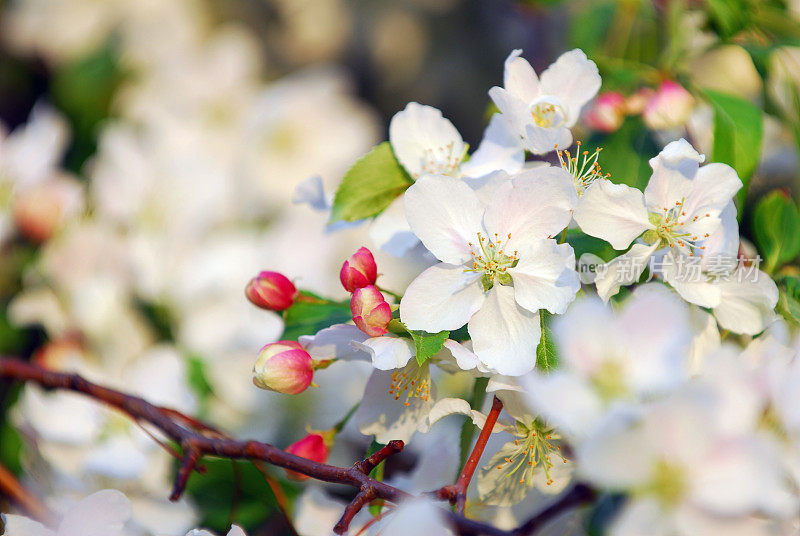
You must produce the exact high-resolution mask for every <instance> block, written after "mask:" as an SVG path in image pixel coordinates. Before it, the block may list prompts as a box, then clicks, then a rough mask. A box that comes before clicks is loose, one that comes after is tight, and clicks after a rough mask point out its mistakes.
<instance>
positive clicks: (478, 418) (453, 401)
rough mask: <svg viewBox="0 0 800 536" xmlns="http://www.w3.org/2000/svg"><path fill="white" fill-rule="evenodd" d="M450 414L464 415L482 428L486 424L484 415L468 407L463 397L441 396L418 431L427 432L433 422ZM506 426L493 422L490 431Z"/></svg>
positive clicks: (503, 428)
mask: <svg viewBox="0 0 800 536" xmlns="http://www.w3.org/2000/svg"><path fill="white" fill-rule="evenodd" d="M450 415H464V416H466V417H469V418H470V419H471V420H472V423H473V424H474V425H475V426H477V427H478V428H480V429H481V430H483V426H484V425H485V424H486V415H484V414H483V413H481V412H480V411H477V410H474V409H472V408H471V407H470V405H469V402H467V401H466V400H464V399H463V398H443V399H441V400H439V401H438V402H436V404H434V406H433V408H432V409H431V412H430V414H429V415H428V416H427V417H426V418H425V420H424V421H422V422H421V423H420V425H419V431H420V432H422V433H428V432H429V431H430V429H431V428H432V427H433V425H434V424H436V423H437V422H439V421H440V420H442V419H444V418H445V417H449V416H450ZM506 429H507V427H506V426H505V425H503V424H500V423H498V424H495V425H494V428H493V429H492V433H493V434H494V433H497V432H502V431H504V430H506Z"/></svg>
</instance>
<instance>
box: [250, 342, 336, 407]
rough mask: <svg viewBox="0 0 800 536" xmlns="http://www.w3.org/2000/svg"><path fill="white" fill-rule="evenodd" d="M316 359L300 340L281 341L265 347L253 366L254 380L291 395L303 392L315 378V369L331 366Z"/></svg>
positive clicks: (272, 389)
mask: <svg viewBox="0 0 800 536" xmlns="http://www.w3.org/2000/svg"><path fill="white" fill-rule="evenodd" d="M328 364H329V361H316V360H314V359H312V357H311V355H310V354H309V353H308V352H307V351H306V350H305V348H303V347H302V346H301V345H300V343H299V342H296V341H278V342H273V343H271V344H268V345H266V346H264V347H263V348H262V349H261V353H260V354H258V359H256V363H255V365H253V383H254V384H255V385H256V386H257V387H260V388H262V389H267V390H268V391H275V392H278V393H284V394H287V395H296V394H299V393H302V392H303V391H305V390H306V389H308V387H309V386H310V385H312V382H313V380H314V370H316V369H318V368H324V367H326V366H328Z"/></svg>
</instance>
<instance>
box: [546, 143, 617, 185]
mask: <svg viewBox="0 0 800 536" xmlns="http://www.w3.org/2000/svg"><path fill="white" fill-rule="evenodd" d="M576 143H577V144H578V148H577V149H576V151H575V156H574V157H573V156H572V154H570V152H569V151H568V150H565V151H556V154H557V155H558V161H559V162H560V163H561V169H563V170H565V171H566V172H567V173H569V174H570V175H572V184H574V185H575V190H577V191H578V196H579V197H580V196H582V195H583V193H584V192H585V191H586V189H587V188H588V187H589V185H590V184H592V183H593V182H594V181H595V180H597V179H600V178H606V179H607V178H608V177H610V176H611V173H606V174H605V177H604V176H603V173H602V171H601V170H600V164H599V163H598V162H597V159H598V158H599V156H600V151H602V148H600V147H598V148H596V149H595V150H594V152H593V153H590V152H589V151H583V152H581V142H576ZM556 149H558V147H556Z"/></svg>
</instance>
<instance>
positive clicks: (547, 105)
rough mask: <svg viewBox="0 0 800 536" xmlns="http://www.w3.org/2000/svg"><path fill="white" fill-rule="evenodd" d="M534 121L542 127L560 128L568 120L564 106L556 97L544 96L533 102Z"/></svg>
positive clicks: (532, 113)
mask: <svg viewBox="0 0 800 536" xmlns="http://www.w3.org/2000/svg"><path fill="white" fill-rule="evenodd" d="M531 115H532V116H533V122H534V123H535V124H536V126H538V127H542V128H558V127H560V126H562V125H563V124H564V123H565V122H566V115H567V114H566V113H565V112H564V108H563V107H562V106H561V104H559V102H558V101H557V100H556V99H553V98H547V97H545V98H543V99H541V100H539V101H538V102H534V103H533V104H531Z"/></svg>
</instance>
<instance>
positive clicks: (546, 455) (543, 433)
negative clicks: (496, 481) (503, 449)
mask: <svg viewBox="0 0 800 536" xmlns="http://www.w3.org/2000/svg"><path fill="white" fill-rule="evenodd" d="M514 435H516V436H517V439H515V440H514V444H515V445H516V446H517V447H519V448H518V449H517V450H516V451H515V452H514V453H513V454H512V455H510V456H509V457H507V458H506V459H505V464H500V465H498V466H496V467H495V469H497V470H503V469H504V468H506V466H507V465H508V464H512V465H513V468H512V469H511V470H510V471H509V472H508V474H507V475H506V478H511V476H512V475H514V474H515V473H517V472H519V471H521V473H520V474H519V483H520V484H526V485H528V486H530V485H532V484H533V474H534V471H535V470H536V468H537V467H540V468H541V470H542V471H544V475H545V480H546V482H547V485H548V486H549V485H551V484H552V483H553V479H552V478H551V477H550V470H551V469H552V468H553V466H554V463H553V456H555V457H556V461H558V459H560V460H561V463H567V458H566V457H565V456H564V455H563V454H562V453H561V445H560V441H561V436H560V435H558V434H556V433H555V431H554V430H553V428H551V427H549V426H547V425H546V424H545V423H544V422H543V421H541V420H540V419H536V420H535V421H533V422H532V423H531V424H530V426H526V425H525V424H523V423H521V422H517V431H516V432H515V434H514ZM515 478H516V477H515Z"/></svg>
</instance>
